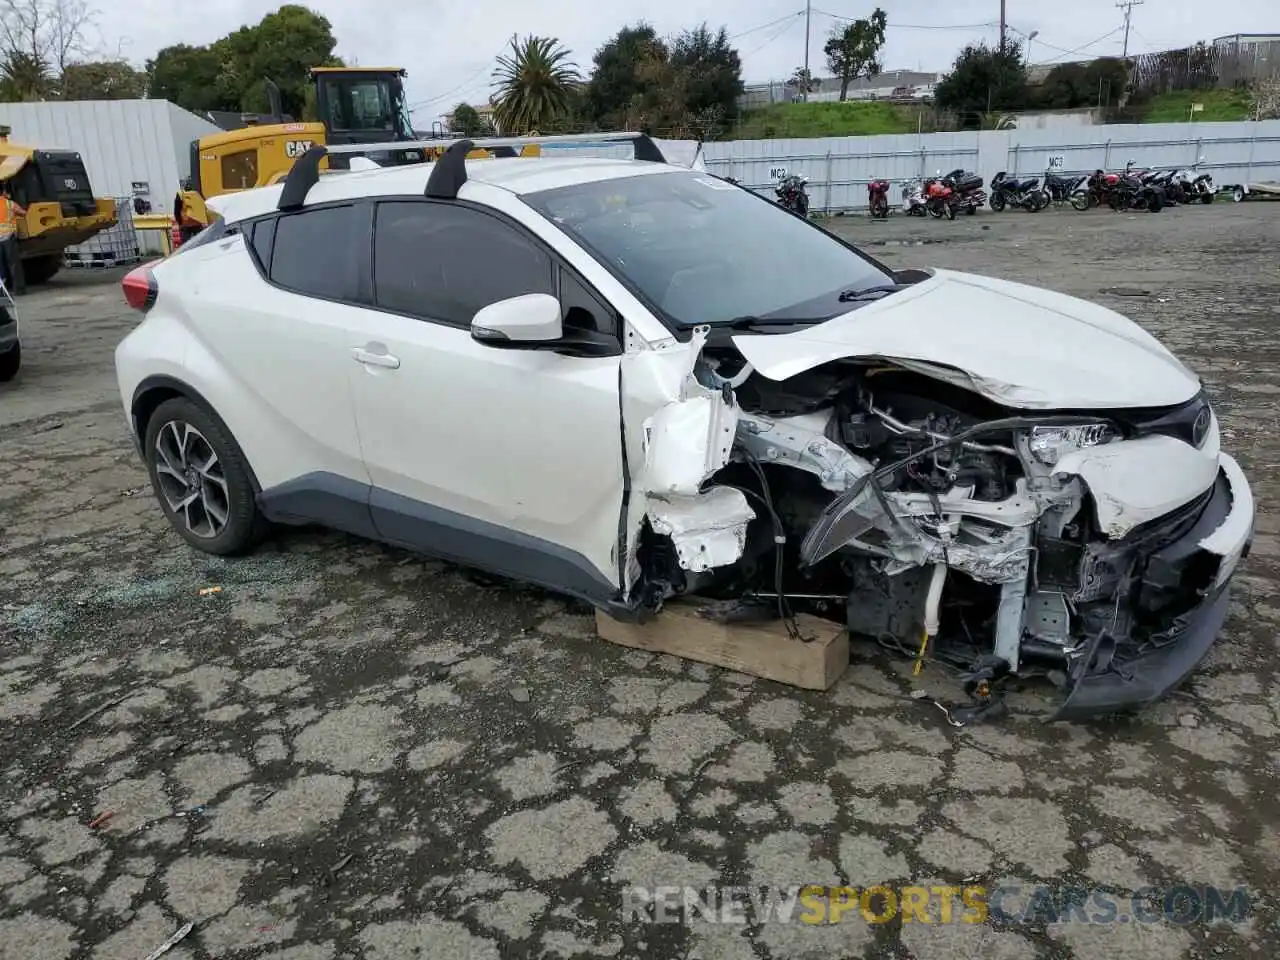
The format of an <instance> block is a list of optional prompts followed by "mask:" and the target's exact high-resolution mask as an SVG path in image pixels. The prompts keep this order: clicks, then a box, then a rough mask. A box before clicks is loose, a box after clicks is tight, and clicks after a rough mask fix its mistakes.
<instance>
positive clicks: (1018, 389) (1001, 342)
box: [733, 270, 1200, 409]
mask: <svg viewBox="0 0 1280 960" xmlns="http://www.w3.org/2000/svg"><path fill="white" fill-rule="evenodd" d="M733 343H734V346H736V347H737V348H738V350H739V351H740V352H741V353H742V355H743V356H744V357H745V358H746V360H747V362H748V363H750V364H751V366H752V367H753V368H754V369H755V370H756V371H757V372H758V373H759V374H760V375H761V376H764V377H767V378H768V379H770V380H786V379H788V378H790V377H794V376H795V375H796V374H799V373H803V372H804V371H806V370H809V369H812V368H813V367H816V366H819V365H821V364H823V363H828V362H830V361H832V360H839V359H843V358H846V357H866V358H868V359H871V358H880V359H885V360H893V361H897V362H898V363H899V364H900V365H902V366H904V367H908V368H910V369H914V370H917V371H919V372H921V373H925V374H928V375H929V376H932V377H935V378H937V379H940V380H946V381H948V382H951V383H956V384H959V385H961V386H964V387H966V388H968V389H972V390H975V391H976V392H978V393H981V394H982V395H983V396H986V397H988V398H990V399H992V400H994V401H996V402H997V403H1001V404H1004V405H1006V406H1010V407H1020V408H1024V409H1106V408H1112V409H1114V408H1124V407H1164V406H1172V405H1174V404H1179V403H1183V402H1185V401H1187V400H1189V399H1191V398H1192V397H1193V396H1195V394H1196V393H1197V392H1198V391H1199V389H1200V381H1199V378H1198V377H1197V376H1196V375H1195V374H1194V373H1192V372H1191V371H1190V370H1189V369H1187V368H1186V367H1185V366H1184V365H1183V364H1182V363H1181V362H1179V361H1178V359H1177V358H1176V357H1174V356H1173V354H1172V353H1170V352H1169V351H1168V350H1167V349H1166V348H1165V347H1164V346H1163V345H1162V344H1161V343H1160V342H1159V341H1158V340H1156V339H1155V338H1154V337H1152V336H1151V335H1150V334H1149V333H1147V332H1146V331H1145V330H1143V329H1142V328H1141V327H1139V326H1138V325H1137V324H1135V323H1134V322H1133V321H1131V320H1129V319H1128V318H1126V317H1124V316H1122V315H1120V314H1118V313H1116V312H1115V311H1114V310H1108V309H1107V308H1105V307H1100V306H1098V305H1097V304H1094V303H1090V302H1088V301H1086V300H1080V299H1078V298H1076V297H1069V296H1066V295H1065V294H1061V293H1054V292H1052V291H1049V290H1044V289H1041V288H1039V287H1032V286H1028V285H1026V284H1021V283H1010V282H1008V281H1005V280H996V279H993V278H991V277H982V276H977V275H975V274H967V273H956V272H954V271H950V270H935V271H934V272H933V276H932V277H930V278H929V279H928V280H924V281H921V282H920V283H918V284H916V285H914V286H912V287H910V288H909V289H906V290H903V291H902V292H900V293H895V294H893V295H892V296H888V297H885V298H884V299H882V300H877V301H874V302H872V303H869V304H866V305H865V306H862V307H859V308H858V309H856V310H853V311H850V312H849V313H846V314H842V315H840V316H838V317H833V318H832V319H830V320H828V321H826V322H825V323H822V324H818V325H817V326H812V327H803V328H801V329H799V330H796V331H795V332H793V333H784V334H742V335H738V336H735V337H733Z"/></svg>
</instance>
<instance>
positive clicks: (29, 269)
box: [22, 253, 62, 286]
mask: <svg viewBox="0 0 1280 960" xmlns="http://www.w3.org/2000/svg"><path fill="white" fill-rule="evenodd" d="M61 269H62V257H60V256H59V255H58V254H56V253H47V254H45V255H44V256H40V257H28V258H27V259H26V260H25V261H23V264H22V272H23V273H24V274H25V276H26V281H27V283H28V284H29V285H31V286H35V285H36V284H38V283H48V282H49V281H50V280H52V279H53V275H54V274H55V273H57V272H58V271H59V270H61Z"/></svg>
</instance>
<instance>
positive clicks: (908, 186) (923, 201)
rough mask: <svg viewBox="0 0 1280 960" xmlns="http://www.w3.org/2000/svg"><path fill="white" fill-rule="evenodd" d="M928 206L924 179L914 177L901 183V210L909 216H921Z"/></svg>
mask: <svg viewBox="0 0 1280 960" xmlns="http://www.w3.org/2000/svg"><path fill="white" fill-rule="evenodd" d="M928 206H929V198H928V197H926V196H925V192H924V181H923V180H921V179H920V178H919V177H914V178H912V179H910V180H908V181H907V182H906V183H904V184H903V185H902V212H903V213H905V214H906V215H907V216H909V217H923V216H924V215H925V213H926V212H927V209H928Z"/></svg>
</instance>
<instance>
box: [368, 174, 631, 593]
mask: <svg viewBox="0 0 1280 960" xmlns="http://www.w3.org/2000/svg"><path fill="white" fill-rule="evenodd" d="M375 216H376V225H375V233H374V300H375V303H376V306H377V309H371V310H362V311H361V312H360V320H359V323H358V325H359V329H360V335H359V337H358V338H357V339H353V340H352V342H351V343H350V344H348V348H349V350H350V351H351V357H352V363H351V365H352V369H353V377H354V379H353V381H352V384H353V397H354V402H355V409H356V420H357V428H358V430H359V435H360V445H361V449H362V451H363V454H364V461H365V464H366V467H367V469H368V472H369V477H370V479H371V481H372V484H373V493H372V496H371V500H370V504H371V507H372V510H373V515H374V522H375V524H376V525H377V527H378V530H379V533H380V535H382V536H383V537H385V538H387V539H388V540H391V541H393V542H398V543H403V544H406V545H409V546H413V547H417V548H419V549H423V550H425V551H428V552H431V553H434V554H437V555H441V556H445V557H449V558H452V559H455V560H457V561H459V562H462V563H467V564H474V565H476V566H480V567H484V568H487V569H490V570H494V571H496V572H498V573H502V574H506V575H509V576H513V577H517V578H519V579H522V580H528V581H532V582H536V583H542V584H545V585H547V586H549V587H553V588H559V589H564V590H567V591H568V592H571V593H575V594H578V595H581V596H585V597H588V598H593V599H607V598H608V597H610V596H612V595H613V594H614V593H616V591H617V588H618V584H619V575H618V567H619V558H618V541H619V523H620V515H621V510H622V498H623V491H624V476H623V473H624V467H623V455H622V439H621V428H620V414H619V357H599V358H581V357H567V356H561V355H558V354H555V353H550V352H545V351H525V350H519V349H496V348H494V347H490V346H485V345H483V344H480V343H477V342H476V341H474V340H472V338H471V334H470V323H471V318H472V317H473V316H474V314H475V312H476V311H477V310H479V309H480V308H481V307H483V306H486V305H488V304H490V303H494V302H497V301H498V300H503V299H506V298H507V297H512V296H517V295H519V294H525V293H550V294H553V295H556V296H558V297H559V298H560V299H561V303H562V305H563V308H564V312H565V316H566V318H567V320H568V322H570V323H575V322H576V323H598V324H608V323H610V322H612V321H611V320H610V319H609V318H608V317H607V313H606V309H605V306H604V305H603V304H601V303H600V302H599V301H598V300H595V299H593V297H592V294H591V293H590V292H589V291H588V290H587V289H586V287H585V285H584V284H582V283H581V281H580V280H579V279H578V278H577V277H576V275H574V274H572V273H571V272H570V271H568V270H565V269H564V268H562V267H561V266H560V265H559V264H558V263H557V262H555V260H554V259H553V257H552V256H551V255H550V253H549V252H548V251H547V250H546V249H545V248H544V247H542V246H541V245H540V244H539V243H538V242H537V241H536V240H534V239H533V238H531V237H530V236H529V235H528V234H526V233H524V232H523V231H522V230H521V229H520V228H518V227H516V226H514V225H513V224H511V223H510V222H509V221H507V220H505V219H503V218H501V217H499V216H496V215H493V214H489V213H486V212H483V211H480V210H477V209H475V208H473V207H466V206H462V205H459V204H454V203H441V202H435V201H429V200H425V199H424V200H396V201H384V202H382V203H379V204H378V206H377V211H376V215H375Z"/></svg>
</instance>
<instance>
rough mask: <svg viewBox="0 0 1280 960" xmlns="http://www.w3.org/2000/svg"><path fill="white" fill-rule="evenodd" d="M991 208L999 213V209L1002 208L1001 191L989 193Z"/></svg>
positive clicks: (1002, 197) (1002, 196)
mask: <svg viewBox="0 0 1280 960" xmlns="http://www.w3.org/2000/svg"><path fill="white" fill-rule="evenodd" d="M991 209H992V210H994V211H995V212H996V213H999V212H1000V211H1001V210H1003V209H1004V194H1003V193H993V194H992V195H991Z"/></svg>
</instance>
